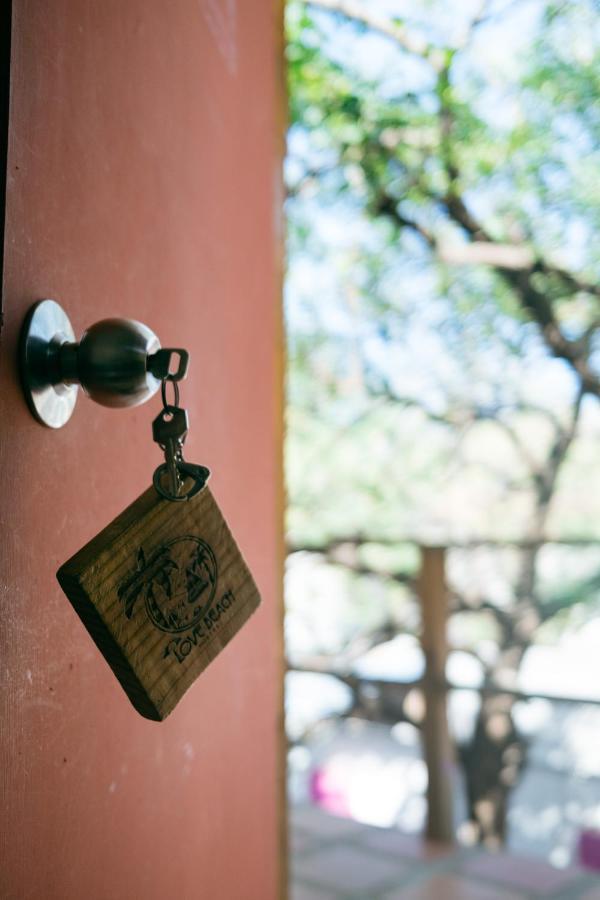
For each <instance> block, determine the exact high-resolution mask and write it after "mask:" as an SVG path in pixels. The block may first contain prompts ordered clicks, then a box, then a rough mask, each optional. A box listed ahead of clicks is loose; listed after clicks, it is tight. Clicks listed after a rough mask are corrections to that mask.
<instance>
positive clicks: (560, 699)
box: [289, 540, 600, 843]
mask: <svg viewBox="0 0 600 900" xmlns="http://www.w3.org/2000/svg"><path fill="white" fill-rule="evenodd" d="M551 543H557V544H565V545H569V546H594V545H595V546H597V544H598V542H597V541H591V540H590V541H587V540H580V541H552V542H551ZM479 546H514V547H523V546H526V544H524V543H523V542H518V541H514V542H506V543H502V544H498V542H495V541H476V542H465V543H458V544H452V545H451V548H452V549H455V548H456V549H470V548H474V547H479ZM448 549H450V545H447V546H445V547H443V546H439V547H434V546H426V547H425V546H422V545H421V546H420V551H421V567H420V571H419V575H418V578H417V581H416V589H417V595H418V598H419V602H420V606H421V616H422V627H421V634H420V640H421V647H422V649H423V654H424V657H425V672H424V675H423V678H420V679H416V680H413V681H410V682H407V681H394V680H393V679H387V678H386V679H377V678H371V677H369V676H361V675H358V674H356V673H355V672H352V671H347V672H342V671H340V670H339V669H337V670H336V669H335V668H328V667H325V666H319V667H317V666H298V665H294V666H290V667H289V671H297V672H311V673H318V674H330V675H333V676H335V677H337V678H339V679H340V680H342V681H343V682H344V683H346V684H348V685H349V686H350V687H353V688H355V689H357V688H359V687H360V686H361V685H370V686H372V687H378V688H380V689H383V688H387V687H390V686H392V687H394V686H395V687H397V688H398V689H402V691H403V693H404V694H405V695H406V694H408V692H409V691H410V690H412V689H414V688H418V689H420V690H421V691H422V692H423V697H424V700H425V715H424V718H423V723H422V742H423V755H424V760H425V763H426V765H427V772H428V783H427V825H426V834H427V837H428V838H429V839H430V840H437V841H445V842H448V843H451V842H452V841H453V840H454V826H453V809H452V771H453V768H454V745H453V741H452V739H451V737H450V732H449V728H448V716H447V695H448V691H451V690H465V689H466V690H469V691H475V692H477V693H479V694H480V695H482V696H483V695H488V696H489V695H490V694H503V695H508V696H510V697H514V698H515V699H518V700H531V699H534V698H535V699H543V700H548V701H550V702H553V703H566V704H591V705H594V706H600V700H596V699H593V698H590V697H573V696H556V695H554V694H544V693H541V692H531V693H524V692H522V691H518V690H513V689H507V688H503V687H501V686H499V685H496V684H487V683H484V684H483V685H481V686H477V687H473V686H465V685H460V684H454V683H452V682H450V681H448V679H447V678H446V662H447V658H448V643H447V619H448V610H449V604H448V588H447V584H446V551H447V550H448Z"/></svg>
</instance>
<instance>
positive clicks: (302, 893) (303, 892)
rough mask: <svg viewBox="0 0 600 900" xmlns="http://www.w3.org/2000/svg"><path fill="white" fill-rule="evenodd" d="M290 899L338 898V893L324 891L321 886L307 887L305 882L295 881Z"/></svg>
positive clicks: (318, 899) (321, 899) (334, 899)
mask: <svg viewBox="0 0 600 900" xmlns="http://www.w3.org/2000/svg"><path fill="white" fill-rule="evenodd" d="M289 900H336V895H335V894H332V893H331V892H330V891H322V890H320V889H319V888H312V887H307V886H306V885H304V884H298V883H296V882H294V883H293V884H292V887H291V890H290V896H289Z"/></svg>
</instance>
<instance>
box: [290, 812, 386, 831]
mask: <svg viewBox="0 0 600 900" xmlns="http://www.w3.org/2000/svg"><path fill="white" fill-rule="evenodd" d="M292 824H293V826H294V827H296V828H298V829H300V830H301V831H309V832H311V833H312V834H315V835H317V836H320V837H327V838H329V837H347V836H348V835H354V834H360V833H361V832H363V831H365V829H368V826H367V825H362V824H361V823H360V822H355V821H354V820H353V819H342V818H340V817H339V816H332V815H329V813H326V812H324V811H323V810H320V809H318V808H317V807H314V806H301V807H298V808H297V809H294V810H293V811H292ZM369 830H370V829H369Z"/></svg>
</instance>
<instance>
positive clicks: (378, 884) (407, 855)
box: [290, 806, 600, 900]
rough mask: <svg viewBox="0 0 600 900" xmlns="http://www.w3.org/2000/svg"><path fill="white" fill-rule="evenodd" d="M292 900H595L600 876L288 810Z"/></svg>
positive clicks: (305, 809)
mask: <svg viewBox="0 0 600 900" xmlns="http://www.w3.org/2000/svg"><path fill="white" fill-rule="evenodd" d="M290 851H291V869H292V886H291V892H290V900H530V898H536V897H551V898H555V900H600V876H595V875H593V874H592V873H589V872H586V871H583V870H581V869H576V868H569V869H555V868H553V867H552V866H550V865H547V864H546V863H544V862H543V861H540V860H534V859H527V858H525V857H519V856H515V855H510V856H509V855H507V854H503V853H498V854H488V853H485V852H483V851H481V850H468V849H463V848H458V849H457V848H454V849H449V848H446V847H444V846H436V845H434V844H426V843H424V842H423V841H421V840H419V839H418V838H415V837H410V836H407V835H404V834H402V833H401V832H399V831H390V830H387V829H380V828H370V827H368V826H366V825H359V824H357V823H356V822H351V821H350V820H348V819H338V818H335V817H334V816H329V815H327V814H326V813H323V812H321V811H319V810H317V809H316V808H314V807H308V806H303V807H299V808H296V809H293V810H292V813H291V831H290Z"/></svg>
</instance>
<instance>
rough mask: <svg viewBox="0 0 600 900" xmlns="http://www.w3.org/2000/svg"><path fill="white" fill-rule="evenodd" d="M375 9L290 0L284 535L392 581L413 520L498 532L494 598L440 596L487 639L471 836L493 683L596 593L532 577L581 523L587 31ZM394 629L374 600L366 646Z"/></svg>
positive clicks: (594, 219)
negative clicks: (491, 646) (503, 543)
mask: <svg viewBox="0 0 600 900" xmlns="http://www.w3.org/2000/svg"><path fill="white" fill-rule="evenodd" d="M389 7H390V4H383V3H382V4H366V3H359V2H357V0H311V2H292V3H290V4H289V8H288V35H289V49H288V54H289V83H290V106H291V127H290V153H289V160H288V185H289V221H290V259H291V272H290V286H289V293H290V296H291V300H290V304H289V323H290V324H289V331H290V349H291V362H292V367H291V377H290V437H289V451H288V460H289V465H288V472H289V489H290V497H291V509H290V523H289V524H290V528H289V531H290V547H291V549H292V550H293V551H298V550H304V551H309V552H312V553H317V554H319V555H320V557H321V558H322V559H324V560H325V561H329V562H330V563H333V564H335V565H340V566H343V567H345V568H346V569H348V570H350V571H351V572H354V575H355V576H357V577H360V578H363V579H364V578H367V579H370V581H369V584H370V585H371V586H372V585H373V583H374V580H375V581H380V582H383V583H384V584H387V585H391V586H396V587H397V586H398V585H399V584H404V583H406V581H407V580H410V576H407V574H406V572H403V571H401V570H400V569H399V568H398V565H397V564H398V557H397V556H396V558H394V557H393V556H392V557H391V564H390V557H389V555H388V557H387V562H385V563H384V564H383V565H382V563H381V559H382V553H381V548H382V547H383V548H384V547H387V548H389V547H390V546H392V547H393V546H394V545H395V544H399V543H400V542H401V541H402V540H403V539H406V538H407V537H409V536H411V535H415V533H416V532H418V533H419V534H420V535H423V534H424V535H425V537H424V539H425V540H427V533H428V531H427V529H428V528H429V529H431V525H432V521H433V522H434V524H435V526H436V528H437V532H436V536H438V537H439V531H440V528H441V530H442V532H443V534H444V539H445V540H452V537H453V535H454V536H456V534H457V530H458V536H459V537H461V538H462V537H464V536H465V534H466V535H467V536H468V537H473V536H475V537H481V536H490V537H494V538H496V539H499V540H503V539H505V540H506V539H508V540H509V541H514V540H517V543H518V547H516V548H515V549H514V550H513V551H512V552H513V562H514V574H513V577H512V580H511V585H510V590H511V598H510V603H509V605H508V606H506V605H505V606H501V605H499V604H498V603H497V602H495V600H494V598H493V597H491V596H489V595H488V594H487V593H486V591H485V589H483V590H480V591H478V592H476V593H475V595H473V594H472V593H471V594H470V595H468V594H465V593H464V592H463V593H461V592H460V591H458V590H457V591H455V592H454V598H453V602H454V613H455V614H456V615H462V616H471V617H474V618H478V619H479V620H482V617H485V619H486V621H487V622H488V624H489V627H490V628H491V629H492V630H493V633H494V640H495V644H496V652H495V654H493V655H492V656H488V658H485V659H483V658H482V657H481V654H479V657H480V659H481V661H482V663H483V665H484V669H485V682H486V684H487V685H489V686H490V687H492V688H494V692H493V693H490V694H489V695H485V697H484V699H483V701H482V704H481V708H480V711H479V715H478V719H477V723H476V727H475V730H474V734H473V737H472V739H471V741H470V742H469V743H468V744H467V745H466V746H465V747H463V748H462V753H461V757H462V760H463V762H464V764H465V772H466V780H467V792H468V805H469V815H470V818H471V820H472V822H473V824H474V826H475V828H476V830H477V834H478V837H479V839H480V840H483V841H486V842H487V843H488V844H490V845H491V844H496V843H498V842H500V841H503V840H504V837H505V827H506V803H507V796H508V792H509V790H510V788H511V787H512V785H513V784H514V783H515V782H516V779H517V778H518V775H519V772H520V770H521V768H522V766H523V763H524V758H525V747H524V743H523V741H522V739H521V738H520V736H519V734H518V732H517V730H516V728H515V725H514V722H513V718H512V711H513V705H514V698H513V697H512V696H511V695H510V694H508V693H507V694H503V693H502V689H504V690H509V689H512V688H514V687H515V685H516V676H517V673H518V669H519V666H520V663H521V661H522V659H523V656H524V654H525V652H526V650H527V649H528V647H530V645H531V643H532V641H533V640H534V639H535V636H536V634H537V633H538V630H539V628H540V626H541V625H542V624H543V623H545V622H548V621H550V620H552V619H553V618H555V617H556V616H557V615H559V614H561V611H562V610H564V609H565V608H566V607H568V606H569V605H573V604H575V603H578V602H580V601H582V600H586V599H589V598H590V597H595V596H596V595H597V577H596V573H592V576H591V580H589V581H588V580H587V579H583V580H581V579H580V581H579V582H576V583H574V584H573V585H570V586H569V585H564V584H563V585H560V589H559V590H558V591H555V590H552V589H550V590H549V589H548V586H547V585H546V584H544V582H543V579H542V578H541V577H540V558H541V554H542V553H543V548H544V546H545V542H546V540H547V539H548V536H549V535H550V534H552V533H554V535H555V536H556V535H561V534H562V536H567V537H569V536H573V535H576V536H581V535H582V533H583V534H584V536H586V537H592V536H593V534H592V533H591V532H590V528H589V522H586V521H584V517H583V516H579V517H578V515H577V503H578V499H579V500H580V499H581V492H580V493H579V494H578V493H577V491H578V490H579V491H580V488H581V485H579V486H577V485H576V486H575V487H573V483H574V482H575V481H576V476H575V475H574V471H575V467H574V464H572V465H571V467H570V468H569V462H570V459H571V458H572V456H573V452H574V447H575V446H576V444H577V442H578V441H579V442H581V441H582V440H586V439H587V440H589V439H594V436H593V435H592V436H591V437H590V438H586V437H585V435H584V436H583V437H582V432H581V423H582V417H583V415H584V411H587V413H586V414H587V415H588V418H590V419H591V417H593V416H594V415H595V413H594V408H593V402H592V401H591V400H590V399H589V398H592V400H596V399H597V398H598V397H600V370H599V368H598V363H597V360H598V349H599V343H598V337H599V331H598V326H599V325H600V288H598V277H597V276H598V272H599V268H600V257H599V254H598V252H597V250H596V247H595V245H594V243H593V241H592V239H591V237H592V235H593V234H594V233H595V231H596V230H597V228H598V225H599V224H600V222H599V218H600V195H599V192H598V188H597V186H594V185H593V183H592V181H591V178H590V175H591V173H592V172H593V170H594V167H596V169H597V165H598V162H600V159H599V156H600V154H599V152H598V149H597V148H598V147H599V146H600V141H599V138H600V111H599V108H598V105H597V103H596V102H595V101H594V98H595V97H597V95H598V90H599V89H600V65H599V62H600V59H599V56H600V54H599V49H600V26H599V23H598V21H597V14H596V12H595V10H594V7H593V4H592V3H591V2H585V0H584V2H550V0H539V2H538V0H536V2H532V3H526V4H515V3H512V2H505V3H494V2H490V3H483V4H480V5H479V6H478V7H477V8H474V7H473V8H471V10H470V16H469V17H466V16H465V18H464V19H462V20H461V19H460V17H459V16H458V15H457V13H456V10H455V9H453V10H452V18H453V22H452V24H451V23H450V22H449V19H448V15H447V13H446V15H444V5H443V4H440V3H435V2H425V0H423V2H422V3H421V4H420V5H418V7H417V10H416V13H415V5H414V4H413V5H412V6H411V14H412V15H413V16H415V15H418V20H416V21H415V20H411V21H409V20H408V19H403V18H400V17H396V16H391V15H389V14H388V13H386V12H385V11H384V10H385V9H389ZM449 33H450V39H448V34H449ZM498 45H500V46H501V50H500V51H497V49H496V48H497V46H498ZM502 47H503V49H502ZM332 235H333V236H332ZM307 270H310V274H311V278H310V279H309V278H307V277H306V272H307ZM315 281H316V282H317V283H320V284H321V285H322V295H321V296H320V297H319V299H318V302H315V301H314V299H313V298H311V297H310V296H307V287H306V285H307V284H308V285H310V286H311V287H312V284H314V283H315ZM419 340H421V341H422V346H421V348H419V346H418V345H417V342H418V341H419ZM533 379H538V382H537V383H536V382H535V381H534V380H533ZM324 423H328V424H326V425H325V424H324ZM403 428H405V429H410V435H409V439H408V440H407V439H406V436H404V437H402V436H401V432H402V429H403ZM588 433H590V429H588ZM382 443H383V444H385V448H386V450H385V452H382V450H381V446H382ZM315 444H316V446H317V451H314V450H313V451H311V449H310V447H311V446H313V447H314V446H315ZM490 445H491V447H492V452H491V454H490V452H489V451H490ZM419 448H420V452H419ZM311 452H312V455H311ZM369 456H370V458H371V460H373V464H372V465H370V466H365V465H361V462H360V460H361V459H365V457H366V458H369ZM458 460H462V461H461V462H460V464H459V463H458V462H457V461H458ZM394 462H395V466H394ZM449 473H454V474H453V477H454V478H455V479H456V480H457V481H458V482H459V483H460V485H461V487H460V488H459V489H458V490H455V486H454V485H450V486H449V484H448V480H447V479H448V477H449ZM569 483H571V485H570V486H569ZM325 484H326V485H328V487H329V491H330V494H334V495H335V499H333V500H332V499H330V497H328V496H326V494H325V492H324V490H323V485H325ZM432 484H433V485H434V489H432ZM483 485H485V489H484V488H483V487H482V486H483ZM565 489H566V494H565ZM561 491H562V493H561ZM433 494H436V498H440V497H441V498H442V499H444V498H445V499H446V505H447V506H452V507H453V509H452V511H451V512H450V514H448V515H447V514H445V513H444V514H442V515H440V506H439V504H438V505H437V506H436V502H434V500H433V499H432V495H433ZM565 497H566V499H565ZM486 504H487V506H488V508H487V510H485V509H481V507H482V506H485V505H486ZM579 505H580V506H581V503H580V504H579ZM467 508H470V509H474V508H478V512H479V515H478V516H474V517H473V516H472V517H471V518H469V516H468V515H466V516H465V514H464V511H465V509H467ZM402 509H404V510H407V512H404V513H402V512H401V510H402ZM559 516H560V517H562V518H563V519H564V520H565V521H563V522H559V521H558V518H559ZM490 526H491V527H490ZM486 530H487V535H486ZM473 532H475V534H473ZM378 548H379V549H378ZM384 558H385V554H384ZM392 605H393V604H392ZM384 606H385V604H384ZM398 627H399V622H398V618H397V616H396V619H394V615H392V614H390V613H389V612H388V611H383V612H382V614H381V616H380V621H378V622H377V623H376V627H375V628H374V629H373V632H372V634H371V638H370V642H371V643H376V642H378V641H381V640H382V639H383V638H384V637H385V636H389V635H390V634H392V633H394V631H395V630H397V629H398ZM364 645H365V640H364V635H363V638H362V640H361V643H360V646H361V647H364ZM468 649H469V650H470V652H473V653H477V648H476V647H475V646H471V647H469V648H468ZM482 760H488V761H489V760H495V762H494V764H493V765H491V766H488V765H481V761H482Z"/></svg>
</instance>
